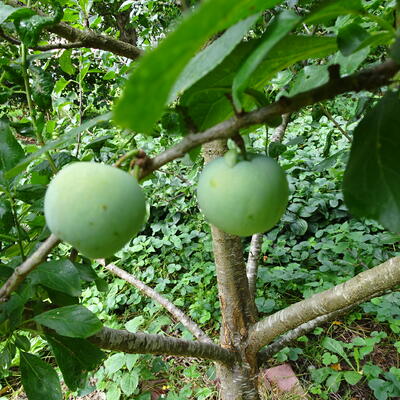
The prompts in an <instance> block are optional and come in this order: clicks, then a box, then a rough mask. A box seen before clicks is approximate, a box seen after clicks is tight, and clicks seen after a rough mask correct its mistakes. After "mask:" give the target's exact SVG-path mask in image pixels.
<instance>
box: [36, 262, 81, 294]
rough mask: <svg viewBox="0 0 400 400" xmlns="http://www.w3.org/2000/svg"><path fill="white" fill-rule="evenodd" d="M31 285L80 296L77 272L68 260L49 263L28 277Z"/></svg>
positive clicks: (42, 265) (40, 266)
mask: <svg viewBox="0 0 400 400" xmlns="http://www.w3.org/2000/svg"><path fill="white" fill-rule="evenodd" d="M29 277H30V279H31V280H32V282H33V283H36V284H41V285H43V286H46V287H48V288H50V289H54V290H57V291H59V292H62V293H65V294H68V295H70V296H74V297H78V296H80V295H81V282H80V275H79V271H78V270H77V268H76V267H75V265H74V264H73V263H72V262H71V261H69V260H66V259H65V260H57V261H49V262H46V263H43V264H41V265H39V267H38V268H37V269H36V270H35V271H33V272H32V273H31V274H30V275H29Z"/></svg>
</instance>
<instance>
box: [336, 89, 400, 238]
mask: <svg viewBox="0 0 400 400" xmlns="http://www.w3.org/2000/svg"><path fill="white" fill-rule="evenodd" d="M399 127H400V100H399V95H398V94H396V93H394V92H388V93H387V94H386V95H385V96H384V97H383V98H382V99H381V100H380V101H379V103H378V104H376V106H375V107H373V108H372V109H371V110H370V111H369V112H368V114H367V115H366V116H365V117H364V119H363V120H362V121H361V122H360V123H359V124H358V126H357V128H356V129H355V130H354V140H353V143H352V147H351V151H350V158H349V162H348V165H347V168H346V172H345V175H344V182H343V192H344V198H345V202H346V205H347V207H348V208H349V210H350V212H351V213H352V214H354V215H356V216H359V217H366V218H372V219H375V220H377V221H378V222H380V223H381V224H382V225H383V226H384V227H385V228H387V229H389V230H390V231H393V232H400V185H399V181H400V167H399V154H400V140H399Z"/></svg>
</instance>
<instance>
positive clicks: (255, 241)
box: [246, 233, 264, 301]
mask: <svg viewBox="0 0 400 400" xmlns="http://www.w3.org/2000/svg"><path fill="white" fill-rule="evenodd" d="M263 237H264V235H263V234H262V233H256V234H254V235H253V236H252V237H251V243H250V250H249V256H248V258H247V264H246V274H247V280H248V281H249V290H250V296H252V298H253V301H254V296H255V292H256V281H257V272H258V258H259V257H260V252H261V245H262V242H263Z"/></svg>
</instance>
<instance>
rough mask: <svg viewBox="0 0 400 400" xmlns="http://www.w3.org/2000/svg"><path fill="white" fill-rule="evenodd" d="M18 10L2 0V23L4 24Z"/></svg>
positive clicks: (0, 12)
mask: <svg viewBox="0 0 400 400" xmlns="http://www.w3.org/2000/svg"><path fill="white" fill-rule="evenodd" d="M16 10H17V9H16V8H14V7H11V6H8V5H6V4H4V3H3V2H2V1H0V24H2V23H3V22H4V21H5V20H6V19H7V18H8V17H9V16H10V15H11V14H13V13H14V12H15V11H16Z"/></svg>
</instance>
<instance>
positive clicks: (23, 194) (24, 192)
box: [15, 184, 47, 204]
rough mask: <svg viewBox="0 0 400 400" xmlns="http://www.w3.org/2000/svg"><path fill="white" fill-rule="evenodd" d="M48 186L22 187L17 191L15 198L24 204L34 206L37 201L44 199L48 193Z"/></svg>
mask: <svg viewBox="0 0 400 400" xmlns="http://www.w3.org/2000/svg"><path fill="white" fill-rule="evenodd" d="M46 188H47V187H46V185H39V184H35V185H29V184H28V185H22V186H19V187H18V188H17V189H16V191H15V198H17V199H18V200H22V201H23V202H24V203H28V204H32V203H33V202H35V201H36V200H39V199H42V198H43V197H44V194H45V193H46Z"/></svg>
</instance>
